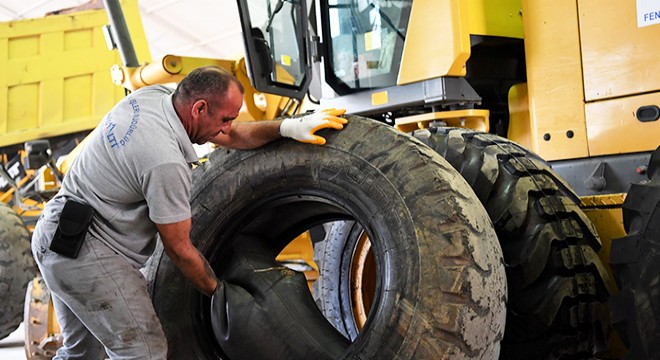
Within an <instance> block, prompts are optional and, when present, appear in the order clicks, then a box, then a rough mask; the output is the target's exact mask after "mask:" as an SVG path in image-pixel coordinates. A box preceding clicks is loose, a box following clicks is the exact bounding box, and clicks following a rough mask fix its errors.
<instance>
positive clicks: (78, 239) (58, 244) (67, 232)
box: [50, 200, 94, 258]
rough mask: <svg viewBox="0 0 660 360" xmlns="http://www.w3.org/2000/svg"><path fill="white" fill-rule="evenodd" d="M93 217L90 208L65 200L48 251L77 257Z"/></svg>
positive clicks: (92, 210) (92, 211)
mask: <svg viewBox="0 0 660 360" xmlns="http://www.w3.org/2000/svg"><path fill="white" fill-rule="evenodd" d="M93 216H94V209H93V208H92V207H91V206H89V205H87V204H82V203H79V202H77V201H73V200H67V201H66V203H64V207H63V208H62V214H61V215H60V222H59V224H58V225H57V231H55V236H54V237H53V241H52V242H51V243H50V249H51V250H52V251H54V252H56V253H58V254H60V255H64V256H67V257H70V258H76V257H78V252H79V251H80V247H81V246H82V244H83V241H84V240H85V236H86V235H87V228H89V224H90V223H91V222H92V217H93Z"/></svg>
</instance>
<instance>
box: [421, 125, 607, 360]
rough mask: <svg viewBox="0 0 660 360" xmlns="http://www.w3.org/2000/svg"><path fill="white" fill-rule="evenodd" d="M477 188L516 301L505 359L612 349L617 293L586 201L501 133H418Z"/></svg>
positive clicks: (587, 353) (511, 303)
mask: <svg viewBox="0 0 660 360" xmlns="http://www.w3.org/2000/svg"><path fill="white" fill-rule="evenodd" d="M415 136H416V137H418V138H420V139H421V140H422V141H423V142H425V143H426V144H428V145H429V146H430V147H431V148H433V149H434V150H436V151H437V152H438V153H439V154H440V155H442V156H443V157H444V158H445V159H446V160H447V161H449V163H451V164H452V165H453V166H454V167H455V168H456V169H457V170H459V172H460V173H461V175H463V177H464V178H465V179H466V180H467V182H468V183H469V184H470V186H471V187H472V189H473V190H474V191H475V193H476V194H477V196H478V197H479V199H480V200H481V202H482V203H483V204H484V206H485V207H486V209H487V210H488V214H489V215H490V218H491V220H492V222H493V224H494V226H495V231H496V232H497V235H498V238H499V241H500V244H501V246H502V250H503V252H504V260H505V263H506V273H507V282H508V288H509V303H508V306H507V323H506V330H505V334H504V340H503V341H502V356H501V358H502V359H507V360H508V359H563V358H571V359H582V358H591V357H593V355H594V354H596V353H598V352H601V351H605V350H606V348H607V344H606V341H607V338H608V332H609V319H608V315H607V310H606V307H605V303H606V302H607V301H608V298H609V296H610V294H611V291H612V289H609V288H608V286H607V284H608V283H609V281H608V277H609V275H608V273H607V271H606V270H605V268H604V267H603V265H602V263H601V261H600V260H599V258H598V255H597V252H598V250H599V249H600V246H601V243H600V239H599V238H598V235H597V234H596V231H595V228H594V226H593V224H592V223H591V222H590V221H589V220H588V218H587V217H586V215H585V214H584V213H583V212H582V210H581V209H580V208H579V199H578V197H577V196H576V195H575V193H574V192H573V191H572V190H571V189H570V188H569V186H568V184H566V183H565V182H564V181H563V180H562V179H560V178H559V176H558V175H557V174H556V173H554V172H553V171H552V170H551V169H550V167H549V166H548V164H547V163H545V162H544V161H542V160H540V159H539V158H538V156H536V155H535V154H532V153H530V152H529V151H527V150H525V149H524V148H522V147H521V146H519V145H517V144H515V143H513V142H511V141H509V140H507V139H505V138H502V137H499V136H496V135H492V134H485V133H478V132H475V131H472V130H469V129H456V128H433V129H429V130H424V131H420V132H417V133H416V134H415Z"/></svg>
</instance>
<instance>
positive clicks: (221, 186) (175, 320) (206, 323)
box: [145, 116, 506, 360]
mask: <svg viewBox="0 0 660 360" xmlns="http://www.w3.org/2000/svg"><path fill="white" fill-rule="evenodd" d="M348 119H349V123H348V125H347V126H346V127H345V129H344V130H342V131H332V130H328V131H323V132H322V135H323V136H325V137H327V139H328V142H327V144H326V145H325V146H312V145H306V144H301V143H297V142H294V141H290V140H283V141H277V142H275V143H272V144H270V145H268V146H266V147H264V148H261V149H258V150H254V151H226V150H218V151H215V152H214V153H212V154H211V156H210V159H209V161H208V162H206V163H205V164H204V165H203V166H200V167H199V168H197V169H195V171H194V184H193V194H192V209H193V224H194V226H193V231H192V234H191V235H192V239H193V242H194V244H195V246H197V247H198V249H200V251H201V252H202V253H203V254H204V255H205V256H206V257H207V258H208V259H209V261H210V263H211V264H212V266H213V267H214V270H215V271H216V273H217V274H218V275H219V276H220V277H221V278H223V280H224V289H225V291H224V294H225V295H224V296H227V297H228V298H229V300H228V302H227V313H226V314H224V315H223V319H221V321H219V320H218V319H216V321H215V322H220V325H221V326H225V327H226V329H225V330H227V329H228V333H223V334H218V333H217V331H216V333H215V336H214V335H213V334H214V333H213V331H212V325H211V322H212V321H211V320H210V319H209V312H208V310H207V307H208V299H206V298H205V297H204V296H202V295H200V294H199V293H198V292H197V291H195V290H194V289H193V288H192V287H191V284H190V282H188V281H187V280H185V279H184V278H183V277H182V275H181V274H180V273H179V272H178V271H177V270H176V268H175V267H174V265H173V264H172V262H171V261H170V260H169V258H167V257H166V256H163V252H162V247H160V248H158V249H157V251H156V253H155V254H154V259H155V260H154V259H152V261H151V262H150V265H149V266H150V267H151V269H150V270H149V269H147V271H145V273H146V274H147V276H148V277H150V283H151V284H152V293H153V301H154V306H155V307H156V310H157V313H158V315H159V317H160V319H161V321H162V323H163V328H164V330H165V333H166V335H167V338H168V341H169V346H170V350H169V356H170V358H174V359H218V358H224V359H232V360H235V359H280V360H282V359H349V358H350V359H373V358H379V359H418V360H423V359H496V358H497V357H498V354H499V341H500V339H501V337H502V335H503V330H504V319H505V300H506V279H505V274H504V268H503V265H502V258H501V250H500V248H499V245H498V244H497V239H496V235H495V232H494V231H493V229H492V224H491V223H490V221H489V220H488V216H487V214H486V212H485V211H484V208H483V206H482V205H481V204H479V202H478V200H477V199H476V197H475V196H474V193H473V192H472V191H471V190H470V188H469V187H468V186H467V184H466V183H465V181H464V180H463V179H462V178H461V177H460V175H458V173H457V172H456V171H455V170H453V169H452V168H451V166H449V165H448V164H447V163H446V162H445V161H444V160H443V159H442V158H441V157H440V156H438V154H436V153H435V152H433V151H432V150H430V149H428V148H427V147H426V146H424V145H423V144H421V143H420V142H418V141H417V140H415V139H413V138H412V137H410V136H408V135H406V134H402V133H400V132H397V131H395V130H394V129H392V128H390V127H388V126H386V125H384V124H380V123H378V122H375V121H372V120H368V119H364V118H359V117H353V116H349V117H348ZM338 219H353V220H355V221H357V222H359V223H360V224H361V225H362V226H363V227H364V228H365V229H366V230H365V231H366V232H367V233H368V234H369V237H370V239H371V241H372V244H373V249H374V253H375V254H376V255H375V258H376V267H377V272H378V282H377V291H376V295H375V298H374V303H375V304H376V306H374V307H373V308H372V311H371V312H370V313H369V320H368V321H367V324H366V326H365V327H364V328H363V329H362V331H361V332H360V334H359V335H358V336H357V337H356V338H355V339H354V340H353V341H352V344H351V343H350V342H349V341H348V340H346V339H344V338H343V337H342V336H341V335H339V333H337V332H336V331H335V330H334V329H333V328H332V327H331V326H330V324H329V323H328V322H327V320H326V319H325V318H323V316H322V314H321V313H320V311H318V309H317V308H316V306H315V305H314V302H313V300H312V299H311V294H310V293H309V291H307V290H306V285H305V280H304V277H303V278H302V279H300V275H299V274H295V275H293V273H292V272H291V271H290V270H287V269H284V268H282V267H281V266H278V265H277V264H276V263H275V262H274V260H273V259H274V258H275V256H276V255H277V254H278V253H279V251H280V250H281V249H282V248H283V247H284V246H285V245H286V244H287V243H288V242H289V241H290V240H291V239H292V238H293V237H295V236H296V235H297V234H300V233H301V232H302V231H304V230H306V229H309V228H311V227H313V226H315V225H319V224H321V223H325V222H329V221H334V220H338ZM296 278H297V280H296ZM301 283H302V284H303V285H302V286H298V285H299V284H301ZM296 286H298V287H297V288H296ZM294 288H295V289H297V290H295V289H294ZM287 289H289V290H290V289H294V290H295V291H289V290H287ZM302 289H304V291H303V290H302ZM232 296H235V298H234V299H235V300H233V301H232V300H231V297H232ZM301 309H302V310H301ZM214 325H216V324H214ZM314 334H317V335H316V336H318V334H322V335H321V336H327V338H315V335H314ZM221 335H222V336H221ZM219 344H220V345H221V346H218V345H219ZM223 352H224V353H226V354H225V356H223Z"/></svg>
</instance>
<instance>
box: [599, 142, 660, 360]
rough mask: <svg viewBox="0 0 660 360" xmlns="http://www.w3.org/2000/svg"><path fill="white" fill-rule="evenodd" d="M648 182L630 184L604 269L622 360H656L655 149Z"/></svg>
mask: <svg viewBox="0 0 660 360" xmlns="http://www.w3.org/2000/svg"><path fill="white" fill-rule="evenodd" d="M649 174H650V175H651V176H650V182H648V183H645V184H633V185H632V186H631V188H630V190H629V191H628V196H627V197H626V200H625V202H624V203H623V224H624V227H625V229H626V233H627V234H628V236H626V237H624V238H621V239H616V240H613V241H612V252H611V254H610V265H611V266H612V272H613V273H614V279H615V280H616V282H617V285H618V286H619V288H620V289H621V290H620V291H619V293H618V294H616V295H614V296H613V297H612V300H611V301H610V311H611V313H612V322H613V324H614V326H615V328H616V329H617V330H618V332H619V334H620V335H621V337H622V339H623V341H624V343H625V344H626V345H627V346H628V348H629V350H628V352H627V353H626V355H625V359H630V360H632V359H660V343H658V339H660V280H659V279H660V276H659V275H658V274H660V149H659V150H656V151H655V153H654V155H653V156H652V157H651V165H650V166H649Z"/></svg>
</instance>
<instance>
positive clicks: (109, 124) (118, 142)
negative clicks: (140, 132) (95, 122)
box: [101, 99, 140, 148]
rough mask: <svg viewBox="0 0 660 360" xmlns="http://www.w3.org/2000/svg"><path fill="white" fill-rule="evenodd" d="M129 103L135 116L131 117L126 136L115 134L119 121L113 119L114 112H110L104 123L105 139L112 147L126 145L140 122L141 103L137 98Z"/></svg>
mask: <svg viewBox="0 0 660 360" xmlns="http://www.w3.org/2000/svg"><path fill="white" fill-rule="evenodd" d="M128 103H129V104H130V106H131V108H132V109H133V116H132V117H131V123H130V125H129V126H128V130H126V133H124V136H122V137H119V136H117V135H116V134H115V128H116V127H117V123H115V122H113V121H112V114H108V116H107V117H106V119H105V122H104V123H103V127H102V131H101V132H102V133H103V139H105V140H107V141H108V144H110V147H111V148H119V147H122V146H124V145H126V144H127V143H128V141H129V140H130V139H131V135H133V133H134V132H135V131H136V130H137V128H138V123H139V122H140V104H138V102H137V100H135V99H130V100H129V101H128Z"/></svg>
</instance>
